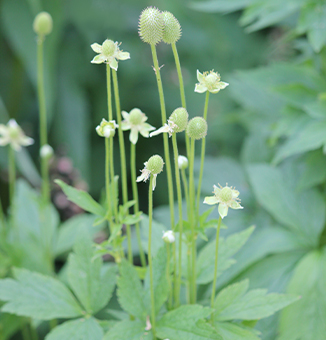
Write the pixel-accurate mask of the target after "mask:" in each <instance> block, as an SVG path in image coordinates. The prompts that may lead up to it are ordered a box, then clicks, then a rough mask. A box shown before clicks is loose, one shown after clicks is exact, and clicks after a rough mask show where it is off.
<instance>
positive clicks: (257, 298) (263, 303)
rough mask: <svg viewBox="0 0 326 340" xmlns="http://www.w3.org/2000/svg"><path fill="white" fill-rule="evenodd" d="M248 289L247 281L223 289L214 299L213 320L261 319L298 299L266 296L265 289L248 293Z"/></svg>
mask: <svg viewBox="0 0 326 340" xmlns="http://www.w3.org/2000/svg"><path fill="white" fill-rule="evenodd" d="M248 288H249V280H244V281H241V282H238V283H234V284H232V285H230V286H228V287H226V288H224V289H223V290H222V291H221V292H220V293H219V294H218V295H217V297H216V299H215V303H214V307H215V310H216V311H215V312H214V319H215V320H217V321H228V320H236V319H241V320H258V319H263V318H266V317H268V316H270V315H273V314H274V313H275V312H277V311H278V310H280V309H282V308H284V307H286V306H288V305H289V304H291V303H293V302H294V301H296V300H298V297H296V296H292V295H284V294H276V293H271V294H267V289H254V290H250V291H249V292H248Z"/></svg>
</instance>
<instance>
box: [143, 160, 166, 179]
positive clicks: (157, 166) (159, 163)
mask: <svg viewBox="0 0 326 340" xmlns="http://www.w3.org/2000/svg"><path fill="white" fill-rule="evenodd" d="M163 165H164V162H163V158H162V157H161V156H159V155H154V156H152V157H151V158H150V159H149V160H148V162H147V164H146V169H147V170H149V171H150V172H151V174H152V175H157V174H159V173H160V172H162V171H163Z"/></svg>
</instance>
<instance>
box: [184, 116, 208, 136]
mask: <svg viewBox="0 0 326 340" xmlns="http://www.w3.org/2000/svg"><path fill="white" fill-rule="evenodd" d="M206 134H207V123H206V120H205V119H204V118H202V117H195V118H193V119H191V120H190V121H189V123H188V125H187V135H188V136H189V137H190V138H193V139H202V138H204V137H205V136H206Z"/></svg>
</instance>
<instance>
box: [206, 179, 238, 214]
mask: <svg viewBox="0 0 326 340" xmlns="http://www.w3.org/2000/svg"><path fill="white" fill-rule="evenodd" d="M219 186H220V185H219ZM213 193H214V196H208V197H205V200H204V203H206V204H209V205H214V204H218V212H219V214H220V216H221V217H222V218H224V217H225V216H227V214H228V210H229V208H231V209H243V207H242V206H241V205H240V203H239V202H240V199H239V198H238V196H239V194H240V193H239V191H238V190H235V189H234V188H232V187H228V186H227V185H226V186H225V187H224V188H223V187H221V186H220V187H219V188H218V187H217V186H216V185H214V191H213Z"/></svg>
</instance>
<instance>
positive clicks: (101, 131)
mask: <svg viewBox="0 0 326 340" xmlns="http://www.w3.org/2000/svg"><path fill="white" fill-rule="evenodd" d="M117 127H118V124H116V123H115V120H110V121H107V120H105V119H104V118H103V119H102V121H101V124H100V125H97V127H96V132H97V134H98V135H99V136H100V137H105V138H110V137H114V135H115V129H116V128H117Z"/></svg>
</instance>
